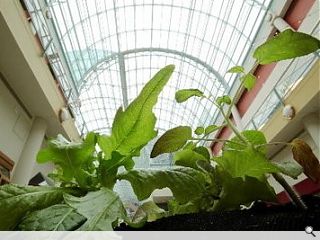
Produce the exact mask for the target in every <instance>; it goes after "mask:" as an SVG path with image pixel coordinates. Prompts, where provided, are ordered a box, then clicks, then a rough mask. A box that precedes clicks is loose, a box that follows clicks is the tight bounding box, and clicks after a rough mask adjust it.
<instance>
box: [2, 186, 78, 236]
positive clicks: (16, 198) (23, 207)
mask: <svg viewBox="0 0 320 240" xmlns="http://www.w3.org/2000/svg"><path fill="white" fill-rule="evenodd" d="M72 191H74V190H71V189H69V190H67V189H65V188H56V187H34V186H25V187H22V186H17V185H13V184H10V185H9V184H8V185H3V186H0V230H12V229H14V228H15V226H16V225H17V224H18V223H19V222H20V220H21V219H22V217H23V216H24V215H25V214H26V213H27V212H29V211H34V210H39V209H43V208H46V207H49V206H51V205H54V204H57V203H60V202H62V200H63V197H62V195H63V193H64V192H72Z"/></svg>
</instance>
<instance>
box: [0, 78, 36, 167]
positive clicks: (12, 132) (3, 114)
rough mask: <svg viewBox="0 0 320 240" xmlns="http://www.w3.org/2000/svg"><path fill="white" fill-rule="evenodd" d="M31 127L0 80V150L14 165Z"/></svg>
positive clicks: (25, 115)
mask: <svg viewBox="0 0 320 240" xmlns="http://www.w3.org/2000/svg"><path fill="white" fill-rule="evenodd" d="M0 77H1V76H0ZM31 125H32V120H31V119H29V118H28V116H27V114H26V113H25V112H24V110H23V109H22V108H21V107H20V105H19V104H18V102H17V101H16V99H15V98H14V97H13V96H12V94H11V93H10V91H9V90H8V89H7V87H6V86H5V84H4V83H3V81H2V80H1V79H0V150H1V151H2V152H3V153H4V154H6V155H7V156H8V157H9V158H10V159H11V160H13V161H14V162H15V163H17V162H18V160H19V158H20V154H21V151H22V149H23V147H24V144H25V142H26V140H27V137H28V134H29V131H30V129H31Z"/></svg>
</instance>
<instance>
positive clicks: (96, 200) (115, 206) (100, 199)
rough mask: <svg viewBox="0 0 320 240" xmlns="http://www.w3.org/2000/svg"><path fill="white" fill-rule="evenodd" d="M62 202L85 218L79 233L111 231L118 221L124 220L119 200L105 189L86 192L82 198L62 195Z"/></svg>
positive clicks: (123, 211)
mask: <svg viewBox="0 0 320 240" xmlns="http://www.w3.org/2000/svg"><path fill="white" fill-rule="evenodd" d="M64 201H65V203H66V204H67V205H69V206H70V207H72V208H74V209H76V210H77V212H78V213H80V214H81V215H82V216H84V217H85V218H87V221H86V222H85V223H84V224H83V225H82V226H81V228H80V229H79V230H81V231H112V230H113V225H117V224H118V221H119V219H125V218H126V213H125V209H124V207H123V205H122V202H121V200H120V198H119V197H118V195H116V194H115V193H114V192H113V191H111V190H109V189H107V188H102V189H101V190H99V191H95V192H88V193H87V195H85V196H84V197H74V196H72V195H69V194H64Z"/></svg>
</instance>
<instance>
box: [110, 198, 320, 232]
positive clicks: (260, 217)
mask: <svg viewBox="0 0 320 240" xmlns="http://www.w3.org/2000/svg"><path fill="white" fill-rule="evenodd" d="M303 199H304V201H305V203H306V204H307V206H308V210H300V209H298V208H297V207H296V206H294V205H293V204H291V203H290V204H287V205H284V206H269V207H267V206H266V204H264V203H256V204H255V205H254V206H253V207H252V208H251V209H249V210H241V211H240V210H237V211H227V212H216V213H208V212H205V213H197V214H186V215H176V216H173V217H168V218H163V219H159V220H157V221H156V222H151V223H147V224H146V225H145V226H144V227H143V228H140V229H133V228H130V227H128V226H125V225H121V226H120V227H119V228H117V229H115V230H120V231H121V230H139V231H169V230H171V231H190V230H191V231H214V230H219V231H228V230H229V231H232V230H233V231H237V230H240V231H242V230H243V231H245V230H246V231H303V230H304V229H305V227H306V226H312V227H313V229H314V230H316V231H319V230H320V197H319V196H311V197H304V198H303Z"/></svg>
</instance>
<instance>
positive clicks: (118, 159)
mask: <svg viewBox="0 0 320 240" xmlns="http://www.w3.org/2000/svg"><path fill="white" fill-rule="evenodd" d="M121 166H124V167H125V168H126V169H127V170H131V169H132V168H133V167H134V161H133V160H132V158H131V156H129V157H126V156H123V155H121V154H120V153H118V152H112V154H111V158H110V159H103V158H101V159H100V162H99V167H98V169H97V175H98V178H99V181H100V183H101V184H102V186H104V187H107V188H109V189H113V187H114V184H115V183H116V181H117V178H116V176H117V173H118V168H119V167H121Z"/></svg>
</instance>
